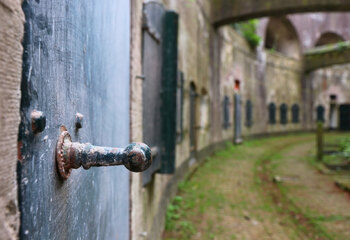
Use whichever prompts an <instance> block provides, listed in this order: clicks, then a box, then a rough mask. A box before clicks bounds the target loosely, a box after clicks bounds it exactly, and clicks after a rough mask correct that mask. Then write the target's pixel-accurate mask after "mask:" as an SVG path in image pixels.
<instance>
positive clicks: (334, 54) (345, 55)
mask: <svg viewBox="0 0 350 240" xmlns="http://www.w3.org/2000/svg"><path fill="white" fill-rule="evenodd" d="M349 59H350V41H348V42H340V43H336V44H332V45H326V46H323V47H322V46H321V47H317V48H314V49H312V50H309V51H308V52H306V53H305V54H304V70H305V72H311V71H314V70H317V69H319V68H324V67H330V66H333V65H337V64H345V63H349Z"/></svg>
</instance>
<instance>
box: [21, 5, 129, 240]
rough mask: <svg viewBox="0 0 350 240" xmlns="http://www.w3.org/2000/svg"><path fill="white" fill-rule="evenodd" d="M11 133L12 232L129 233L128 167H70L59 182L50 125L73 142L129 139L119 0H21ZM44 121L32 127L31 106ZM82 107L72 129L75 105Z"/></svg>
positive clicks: (123, 17) (125, 18)
mask: <svg viewBox="0 0 350 240" xmlns="http://www.w3.org/2000/svg"><path fill="white" fill-rule="evenodd" d="M23 10H24V12H25V15H26V23H25V37H24V57H23V60H24V65H23V78H22V102H21V117H22V123H21V126H20V132H19V146H20V155H19V164H18V180H19V199H20V210H21V230H20V237H21V239H50V240H52V239H72V240H77V239H123V240H124V239H129V218H130V217H129V210H130V207H129V172H128V171H127V170H126V169H125V168H124V167H108V168H105V167H103V168H91V169H89V170H84V169H77V170H74V171H73V172H72V174H71V176H70V178H69V179H68V180H66V181H63V180H62V179H61V178H60V176H59V175H58V173H57V168H56V162H55V147H56V143H57V139H58V136H59V134H60V126H61V125H65V126H66V127H67V129H68V130H69V132H71V133H72V134H71V135H72V138H73V140H75V141H80V142H90V143H92V144H97V145H100V146H113V147H125V146H126V145H127V144H128V143H129V95H130V94H129V61H130V60H129V59H130V57H129V51H130V46H129V42H130V1H129V0H118V1H115V0H98V1H93V0H51V1H38V0H26V1H24V3H23ZM34 110H38V111H42V112H43V114H44V115H45V116H46V128H45V130H44V131H42V132H39V133H33V131H32V124H31V117H30V116H31V113H32V112H33V111H34ZM78 112H79V113H81V114H83V115H84V118H83V120H84V121H83V125H82V128H81V129H79V130H78V129H77V128H76V127H75V117H76V116H75V115H76V113H78Z"/></svg>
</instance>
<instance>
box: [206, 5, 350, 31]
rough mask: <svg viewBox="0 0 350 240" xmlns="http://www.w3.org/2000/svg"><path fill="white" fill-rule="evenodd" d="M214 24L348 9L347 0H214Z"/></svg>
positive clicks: (212, 18)
mask: <svg viewBox="0 0 350 240" xmlns="http://www.w3.org/2000/svg"><path fill="white" fill-rule="evenodd" d="M211 9H212V13H211V20H212V23H213V24H214V25H215V26H221V25H225V24H227V23H231V22H234V21H241V20H247V19H250V18H260V17H266V16H277V15H285V14H290V13H303V12H322V11H327V12H331V11H338V12H344V11H349V10H350V1H348V0H283V1H281V0H215V1H212V5H211Z"/></svg>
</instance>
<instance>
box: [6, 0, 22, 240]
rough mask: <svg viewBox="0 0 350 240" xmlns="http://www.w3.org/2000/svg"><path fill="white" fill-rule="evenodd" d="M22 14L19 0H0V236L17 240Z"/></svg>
mask: <svg viewBox="0 0 350 240" xmlns="http://www.w3.org/2000/svg"><path fill="white" fill-rule="evenodd" d="M23 22H24V15H23V12H22V9H21V1H20V0H12V1H11V0H0V74H1V78H0V126H1V128H0V163H1V165H0V178H1V181H0V236H1V239H17V232H18V229H19V222H20V220H19V212H18V202H17V179H16V166H17V135H18V124H19V121H20V116H19V106H20V97H21V94H20V83H21V70H22V51H23V50H22V44H21V41H22V37H23Z"/></svg>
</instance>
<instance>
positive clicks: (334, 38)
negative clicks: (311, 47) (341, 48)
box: [315, 32, 345, 47]
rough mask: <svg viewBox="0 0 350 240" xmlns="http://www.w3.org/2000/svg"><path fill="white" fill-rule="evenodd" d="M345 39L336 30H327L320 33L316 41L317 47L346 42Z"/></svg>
mask: <svg viewBox="0 0 350 240" xmlns="http://www.w3.org/2000/svg"><path fill="white" fill-rule="evenodd" d="M344 41H345V39H344V38H343V37H342V36H340V35H339V34H337V33H334V32H325V33H322V34H321V35H320V37H319V38H318V39H317V41H316V43H315V47H319V46H323V45H328V44H334V43H339V42H344Z"/></svg>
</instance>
